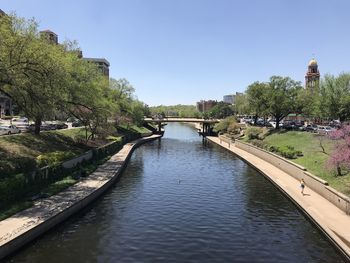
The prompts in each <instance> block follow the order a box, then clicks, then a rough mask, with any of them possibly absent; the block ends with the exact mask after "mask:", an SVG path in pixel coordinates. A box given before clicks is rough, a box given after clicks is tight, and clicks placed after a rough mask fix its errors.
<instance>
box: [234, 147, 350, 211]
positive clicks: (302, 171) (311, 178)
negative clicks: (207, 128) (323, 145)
mask: <svg viewBox="0 0 350 263" xmlns="http://www.w3.org/2000/svg"><path fill="white" fill-rule="evenodd" d="M235 146H236V147H237V148H239V149H242V150H244V151H247V152H249V153H251V154H254V155H255V156H257V157H259V158H261V159H263V160H265V161H267V162H269V163H271V164H273V165H274V166H276V167H278V168H279V169H281V170H282V171H284V172H286V173H287V174H289V175H291V176H292V177H294V178H295V179H297V180H301V179H302V178H303V179H304V180H305V183H306V185H307V187H310V188H311V189H312V190H314V191H315V192H317V193H318V194H320V195H321V196H323V197H324V198H326V199H327V200H328V201H330V202H331V203H333V204H334V205H335V206H337V207H338V208H340V209H341V210H343V211H344V212H345V213H346V214H348V215H350V198H349V197H347V196H345V195H344V194H342V193H340V192H338V191H337V190H335V189H333V188H332V187H330V186H328V183H327V181H324V180H322V179H320V178H318V177H317V176H315V175H313V174H311V173H309V172H308V171H307V169H306V168H305V167H303V166H301V165H298V164H296V163H293V162H291V161H289V160H287V159H285V158H283V157H281V156H279V155H276V154H274V153H271V152H268V151H265V150H263V149H261V148H258V147H256V146H254V145H251V144H248V143H244V142H241V141H235Z"/></svg>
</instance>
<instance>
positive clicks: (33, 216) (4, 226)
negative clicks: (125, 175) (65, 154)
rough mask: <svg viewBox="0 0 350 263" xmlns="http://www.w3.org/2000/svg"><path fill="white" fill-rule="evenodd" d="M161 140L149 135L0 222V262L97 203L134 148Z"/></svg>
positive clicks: (157, 136)
mask: <svg viewBox="0 0 350 263" xmlns="http://www.w3.org/2000/svg"><path fill="white" fill-rule="evenodd" d="M160 137H161V136H160V135H152V136H149V137H145V138H141V139H138V140H136V141H134V142H132V143H128V144H125V145H124V147H123V148H122V149H121V150H120V151H119V152H118V153H117V154H115V155H113V156H112V157H111V159H110V160H108V161H107V162H106V163H104V164H103V165H101V166H99V167H98V169H97V170H96V171H95V172H93V173H92V174H91V175H89V176H88V177H86V178H84V179H82V180H81V181H79V182H78V183H76V184H75V185H73V186H71V187H69V188H67V189H66V190H64V191H62V192H60V193H58V194H56V195H54V196H51V197H49V198H45V199H42V200H39V201H36V202H35V203H34V205H33V206H32V207H31V208H28V209H26V210H24V211H21V212H19V213H17V214H15V215H13V216H12V217H10V218H7V219H5V220H3V221H0V259H1V258H3V257H5V256H6V255H8V254H9V253H11V252H13V251H15V250H16V249H18V248H19V247H21V246H23V245H24V244H26V243H28V242H30V241H31V240H33V239H34V238H36V237H37V236H39V235H41V234H43V233H44V232H46V231H47V230H48V229H50V228H52V227H54V226H55V225H57V224H58V223H60V222H62V221H63V220H65V219H66V218H68V217H69V216H71V215H72V214H73V213H75V212H77V211H78V210H80V209H82V208H83V207H85V206H86V205H88V204H89V203H90V202H91V201H93V200H94V199H96V198H97V197H98V196H99V195H100V194H102V193H103V192H104V191H105V190H106V189H107V188H108V187H109V186H111V185H112V184H113V183H114V181H115V180H116V179H117V178H118V176H119V174H120V173H121V171H122V168H123V167H124V166H125V165H126V162H127V161H128V158H129V157H130V155H131V153H132V151H133V149H134V148H136V147H137V146H138V145H140V144H142V143H144V142H147V141H150V140H154V139H157V138H160Z"/></svg>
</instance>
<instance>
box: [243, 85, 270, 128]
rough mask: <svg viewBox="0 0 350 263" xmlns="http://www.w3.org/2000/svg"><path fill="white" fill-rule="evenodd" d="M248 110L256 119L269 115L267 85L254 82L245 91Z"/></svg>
mask: <svg viewBox="0 0 350 263" xmlns="http://www.w3.org/2000/svg"><path fill="white" fill-rule="evenodd" d="M246 93H247V100H248V105H249V110H250V112H251V113H253V114H254V116H255V121H256V120H257V118H258V117H262V116H267V115H268V113H269V85H268V84H267V83H260V82H254V83H253V84H251V85H249V86H248V89H247V90H246Z"/></svg>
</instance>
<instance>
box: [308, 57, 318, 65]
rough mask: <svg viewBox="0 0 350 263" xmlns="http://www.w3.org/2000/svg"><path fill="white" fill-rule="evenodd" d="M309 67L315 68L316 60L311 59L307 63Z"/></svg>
mask: <svg viewBox="0 0 350 263" xmlns="http://www.w3.org/2000/svg"><path fill="white" fill-rule="evenodd" d="M309 66H317V61H316V59H314V58H313V59H311V60H310V62H309Z"/></svg>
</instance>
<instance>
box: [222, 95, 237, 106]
mask: <svg viewBox="0 0 350 263" xmlns="http://www.w3.org/2000/svg"><path fill="white" fill-rule="evenodd" d="M233 96H234V95H224V97H223V99H222V101H223V102H225V103H228V104H233Z"/></svg>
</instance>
